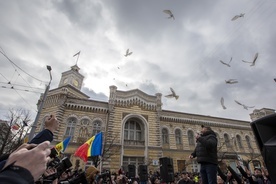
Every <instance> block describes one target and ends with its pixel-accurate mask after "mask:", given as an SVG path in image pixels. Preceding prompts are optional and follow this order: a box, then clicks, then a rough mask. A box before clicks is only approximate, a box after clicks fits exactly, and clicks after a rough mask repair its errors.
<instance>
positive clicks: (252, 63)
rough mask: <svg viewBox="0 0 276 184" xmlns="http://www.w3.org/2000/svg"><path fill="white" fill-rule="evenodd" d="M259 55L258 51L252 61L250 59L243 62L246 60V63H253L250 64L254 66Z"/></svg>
mask: <svg viewBox="0 0 276 184" xmlns="http://www.w3.org/2000/svg"><path fill="white" fill-rule="evenodd" d="M258 56H259V53H258V52H257V53H256V54H255V56H254V59H253V61H252V62H250V61H245V60H242V62H245V63H251V65H250V66H254V65H255V62H256V60H257V59H258Z"/></svg>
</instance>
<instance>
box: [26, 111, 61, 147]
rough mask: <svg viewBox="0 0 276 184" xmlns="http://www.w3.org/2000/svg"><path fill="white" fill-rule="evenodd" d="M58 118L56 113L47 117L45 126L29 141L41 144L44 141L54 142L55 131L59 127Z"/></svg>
mask: <svg viewBox="0 0 276 184" xmlns="http://www.w3.org/2000/svg"><path fill="white" fill-rule="evenodd" d="M58 125H59V123H58V120H57V118H56V116H55V115H53V114H52V115H50V116H48V117H45V128H44V130H42V131H41V132H39V133H38V134H37V135H36V136H35V137H34V138H33V139H32V140H31V141H30V142H29V143H31V144H32V143H33V144H40V143H42V142H44V141H50V142H52V141H53V139H54V134H53V133H54V131H56V130H57V128H58Z"/></svg>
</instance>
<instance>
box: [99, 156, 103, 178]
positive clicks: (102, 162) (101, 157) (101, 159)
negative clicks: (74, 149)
mask: <svg viewBox="0 0 276 184" xmlns="http://www.w3.org/2000/svg"><path fill="white" fill-rule="evenodd" d="M99 157H100V161H101V163H100V174H102V165H103V162H102V156H101V155H99Z"/></svg>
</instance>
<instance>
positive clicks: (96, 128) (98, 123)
mask: <svg viewBox="0 0 276 184" xmlns="http://www.w3.org/2000/svg"><path fill="white" fill-rule="evenodd" d="M101 130H102V123H101V121H100V120H95V121H94V122H93V131H92V135H96V134H97V133H99V132H100V131H101Z"/></svg>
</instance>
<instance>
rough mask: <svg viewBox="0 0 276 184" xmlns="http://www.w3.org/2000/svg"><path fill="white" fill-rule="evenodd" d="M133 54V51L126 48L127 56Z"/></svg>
mask: <svg viewBox="0 0 276 184" xmlns="http://www.w3.org/2000/svg"><path fill="white" fill-rule="evenodd" d="M131 54H132V52H129V49H127V50H126V54H125V57H127V56H130V55H131Z"/></svg>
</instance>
